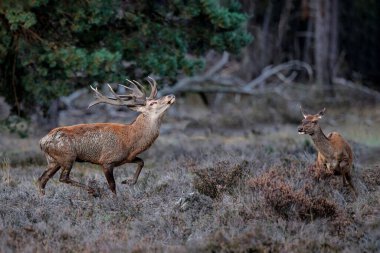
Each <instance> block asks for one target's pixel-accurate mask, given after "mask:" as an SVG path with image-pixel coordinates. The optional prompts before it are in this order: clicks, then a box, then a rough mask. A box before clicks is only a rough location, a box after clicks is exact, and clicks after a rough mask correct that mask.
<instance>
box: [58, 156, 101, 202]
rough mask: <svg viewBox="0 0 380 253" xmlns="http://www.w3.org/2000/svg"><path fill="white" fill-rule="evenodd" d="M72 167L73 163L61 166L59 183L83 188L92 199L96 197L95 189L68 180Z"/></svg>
mask: <svg viewBox="0 0 380 253" xmlns="http://www.w3.org/2000/svg"><path fill="white" fill-rule="evenodd" d="M72 166H73V163H70V164H66V165H65V166H63V165H62V168H63V169H62V172H61V176H60V177H59V181H60V182H62V183H66V184H71V185H72V186H76V187H79V188H83V189H85V190H86V191H87V192H88V193H89V194H91V195H93V196H94V197H96V196H97V195H96V191H95V189H93V188H91V187H89V186H87V185H85V184H82V183H79V182H77V181H74V180H72V179H71V178H70V172H71V169H72Z"/></svg>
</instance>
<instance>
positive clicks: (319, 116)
mask: <svg viewBox="0 0 380 253" xmlns="http://www.w3.org/2000/svg"><path fill="white" fill-rule="evenodd" d="M325 112H326V108H323V110H321V111H320V112H318V114H317V116H318V118H320V119H321V118H322V117H323V115H325Z"/></svg>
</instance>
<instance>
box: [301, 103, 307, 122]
mask: <svg viewBox="0 0 380 253" xmlns="http://www.w3.org/2000/svg"><path fill="white" fill-rule="evenodd" d="M300 110H301V113H302V116H303V117H304V118H305V119H306V114H305V112H304V111H303V109H302V105H300Z"/></svg>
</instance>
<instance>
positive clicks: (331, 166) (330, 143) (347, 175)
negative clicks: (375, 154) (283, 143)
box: [298, 108, 356, 194]
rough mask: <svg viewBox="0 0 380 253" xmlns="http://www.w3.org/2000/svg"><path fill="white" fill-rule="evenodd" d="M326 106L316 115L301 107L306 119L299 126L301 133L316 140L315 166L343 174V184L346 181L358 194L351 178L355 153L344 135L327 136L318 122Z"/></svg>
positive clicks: (336, 173)
mask: <svg viewBox="0 0 380 253" xmlns="http://www.w3.org/2000/svg"><path fill="white" fill-rule="evenodd" d="M325 111H326V108H324V109H323V110H321V111H320V112H319V113H317V114H315V115H311V114H305V113H304V112H303V110H302V108H301V113H302V115H303V117H304V119H303V120H302V122H301V125H300V126H299V127H298V133H299V134H308V135H310V136H311V139H312V140H313V142H314V145H315V147H316V148H317V151H318V156H317V161H316V164H315V166H316V167H317V168H318V169H321V170H323V171H328V172H331V173H333V174H334V175H342V179H343V186H345V185H346V181H347V182H348V183H349V185H350V187H351V188H352V190H353V191H354V192H355V194H356V190H355V187H354V185H353V184H352V179H351V168H352V161H353V154H352V150H351V147H350V145H349V144H348V143H347V141H346V140H344V139H343V137H342V136H341V135H340V134H339V133H337V132H332V133H330V134H329V135H328V136H326V135H325V134H324V133H323V132H322V129H321V127H320V126H319V124H318V120H319V119H321V118H322V116H323V115H324V114H325Z"/></svg>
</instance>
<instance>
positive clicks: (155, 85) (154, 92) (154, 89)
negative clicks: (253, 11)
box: [147, 76, 157, 99]
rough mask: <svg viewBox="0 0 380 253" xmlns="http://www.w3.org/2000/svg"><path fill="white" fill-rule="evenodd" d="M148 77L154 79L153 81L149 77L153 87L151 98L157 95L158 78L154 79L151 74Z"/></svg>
mask: <svg viewBox="0 0 380 253" xmlns="http://www.w3.org/2000/svg"><path fill="white" fill-rule="evenodd" d="M148 78H150V79H152V81H151V80H149V79H147V81H148V82H149V84H150V87H151V88H152V90H151V92H150V95H149V99H153V98H155V97H156V96H157V82H156V80H154V79H153V78H151V77H150V76H148Z"/></svg>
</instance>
